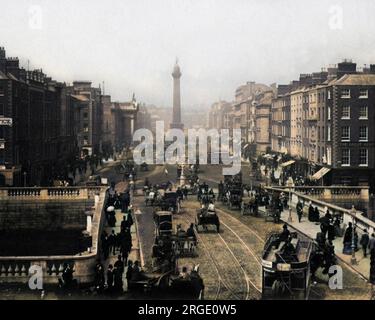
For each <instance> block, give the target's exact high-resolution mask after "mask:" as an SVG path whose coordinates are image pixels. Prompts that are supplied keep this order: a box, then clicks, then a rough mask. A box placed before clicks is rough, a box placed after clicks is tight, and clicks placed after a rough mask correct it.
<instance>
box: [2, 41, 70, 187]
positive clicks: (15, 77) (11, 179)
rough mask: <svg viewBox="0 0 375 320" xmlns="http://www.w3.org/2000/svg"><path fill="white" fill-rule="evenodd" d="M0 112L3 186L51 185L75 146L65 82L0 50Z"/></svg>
mask: <svg viewBox="0 0 375 320" xmlns="http://www.w3.org/2000/svg"><path fill="white" fill-rule="evenodd" d="M0 113H1V114H0V184H1V185H26V184H27V185H29V184H32V185H43V184H49V183H50V182H51V181H50V180H51V179H53V178H54V177H56V176H58V175H59V174H61V173H62V171H63V170H64V167H65V166H66V161H67V159H68V158H70V157H71V156H72V153H73V152H74V148H75V139H74V132H73V107H72V105H71V104H70V101H69V99H67V98H66V87H65V85H64V84H62V83H57V82H56V81H53V80H52V79H51V78H48V77H46V75H45V74H44V73H43V72H42V71H41V70H34V71H26V70H24V69H22V68H20V67H19V60H18V58H6V55H5V50H4V48H0Z"/></svg>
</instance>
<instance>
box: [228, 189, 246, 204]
mask: <svg viewBox="0 0 375 320" xmlns="http://www.w3.org/2000/svg"><path fill="white" fill-rule="evenodd" d="M242 194H243V191H242V188H231V189H230V190H229V191H228V196H227V204H228V206H229V208H230V209H233V208H237V209H241V204H242Z"/></svg>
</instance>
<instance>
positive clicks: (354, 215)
mask: <svg viewBox="0 0 375 320" xmlns="http://www.w3.org/2000/svg"><path fill="white" fill-rule="evenodd" d="M350 213H351V215H352V219H353V228H352V258H351V260H350V262H351V264H352V265H356V264H357V258H356V257H355V248H356V245H355V228H356V217H357V210H356V209H355V208H354V205H352V208H351V209H350Z"/></svg>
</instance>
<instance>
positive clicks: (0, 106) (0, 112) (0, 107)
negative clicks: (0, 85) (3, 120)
mask: <svg viewBox="0 0 375 320" xmlns="http://www.w3.org/2000/svg"><path fill="white" fill-rule="evenodd" d="M4 109H5V108H4V103H0V116H4V115H5V110H4Z"/></svg>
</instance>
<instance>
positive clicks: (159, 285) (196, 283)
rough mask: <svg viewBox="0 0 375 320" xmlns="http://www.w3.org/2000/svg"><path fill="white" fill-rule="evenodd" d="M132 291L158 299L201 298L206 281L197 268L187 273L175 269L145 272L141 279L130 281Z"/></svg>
mask: <svg viewBox="0 0 375 320" xmlns="http://www.w3.org/2000/svg"><path fill="white" fill-rule="evenodd" d="M129 285H130V290H131V291H133V292H134V291H139V292H142V293H143V294H144V293H147V294H149V296H150V297H152V296H154V297H156V298H158V299H160V297H163V298H165V299H182V300H200V299H203V297H204V283H203V279H202V277H201V276H200V274H199V272H198V270H197V268H194V269H193V270H191V271H190V272H188V273H187V274H186V276H185V275H180V274H178V273H176V272H175V270H169V271H167V272H164V273H160V272H159V273H150V274H146V273H144V274H143V275H142V277H141V278H140V279H137V280H131V281H130V282H129Z"/></svg>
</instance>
